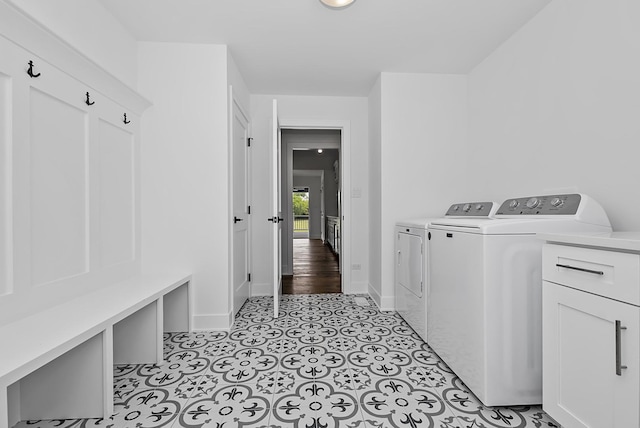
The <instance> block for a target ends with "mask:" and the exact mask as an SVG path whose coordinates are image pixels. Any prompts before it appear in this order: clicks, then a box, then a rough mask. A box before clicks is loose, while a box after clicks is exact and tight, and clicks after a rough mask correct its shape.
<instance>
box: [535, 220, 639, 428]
mask: <svg viewBox="0 0 640 428" xmlns="http://www.w3.org/2000/svg"><path fill="white" fill-rule="evenodd" d="M616 237H617V238H619V237H620V235H616V234H615V233H614V234H607V236H606V240H605V237H604V235H602V236H601V238H598V239H599V240H594V239H593V237H585V238H584V240H583V241H580V239H579V238H577V237H576V236H575V235H573V236H570V237H567V238H563V236H561V235H557V236H547V237H546V239H548V240H553V242H554V243H553V244H551V243H548V244H546V245H545V247H544V250H543V280H544V282H543V408H544V410H545V412H547V413H548V414H549V415H550V416H551V417H552V418H554V419H556V420H557V421H558V422H559V423H560V424H561V425H562V426H563V428H574V427H590V428H631V427H639V426H640V410H639V409H640V307H639V306H638V302H637V300H636V299H635V296H637V291H638V290H640V279H639V278H638V275H639V274H640V272H639V270H638V263H639V262H640V254H639V253H638V252H630V251H629V249H628V248H627V249H625V251H624V252H622V251H618V249H617V246H616V242H617V241H619V239H616ZM600 239H602V240H600ZM581 242H582V243H583V246H576V245H580V244H581ZM639 242H640V241H639ZM563 244H571V245H563Z"/></svg>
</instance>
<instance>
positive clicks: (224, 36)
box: [99, 0, 551, 96]
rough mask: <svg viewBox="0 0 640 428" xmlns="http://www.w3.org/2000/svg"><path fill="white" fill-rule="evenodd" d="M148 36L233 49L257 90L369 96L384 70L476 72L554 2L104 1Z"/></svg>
mask: <svg viewBox="0 0 640 428" xmlns="http://www.w3.org/2000/svg"><path fill="white" fill-rule="evenodd" d="M99 1H100V2H101V3H102V4H103V6H104V7H105V8H106V9H107V10H109V11H110V12H111V13H112V14H113V15H114V16H115V17H116V18H117V19H119V20H120V21H121V22H122V23H123V25H124V26H125V28H127V29H128V30H129V31H130V32H131V34H132V35H133V36H134V37H135V38H136V39H138V40H141V41H165V42H190V43H215V44H225V45H228V47H229V50H230V52H231V55H232V56H233V58H234V59H235V61H236V63H237V65H238V68H240V70H241V72H242V74H243V76H244V78H245V81H246V83H247V86H248V87H249V90H250V92H251V93H255V94H282V95H287V94H290V95H345V96H366V95H368V93H369V91H370V89H371V87H372V85H373V83H374V82H375V80H376V78H377V76H378V75H379V74H380V73H381V72H384V71H389V72H416V73H468V72H469V71H470V70H471V69H473V67H474V66H476V65H477V64H478V63H479V62H481V61H482V59H484V58H485V57H487V55H489V54H490V53H491V52H492V51H493V50H495V49H496V48H497V47H498V46H499V45H500V44H501V43H502V42H503V41H505V40H506V39H508V38H509V37H510V36H511V35H512V34H513V33H514V32H515V31H516V30H518V29H519V28H520V27H522V26H523V25H524V24H525V23H526V22H527V21H528V20H529V19H531V18H532V17H533V16H534V15H535V14H536V13H537V12H538V11H540V10H541V9H542V8H544V6H546V5H547V4H548V3H549V2H550V1H551V0H356V2H355V3H354V4H353V5H351V6H349V7H347V8H345V9H342V10H330V9H329V8H327V7H325V6H323V5H322V4H321V3H320V2H319V1H318V0H99Z"/></svg>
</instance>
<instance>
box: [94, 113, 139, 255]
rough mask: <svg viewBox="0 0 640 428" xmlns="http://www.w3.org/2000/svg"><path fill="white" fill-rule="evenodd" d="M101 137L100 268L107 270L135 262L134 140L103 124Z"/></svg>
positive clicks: (101, 122) (99, 176)
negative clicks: (106, 268) (121, 264)
mask: <svg viewBox="0 0 640 428" xmlns="http://www.w3.org/2000/svg"><path fill="white" fill-rule="evenodd" d="M131 119H132V120H134V119H133V118H131ZM98 135H99V136H98V142H97V143H98V144H97V145H98V147H97V150H98V154H99V155H98V158H99V162H100V167H99V172H98V174H97V175H98V177H97V178H98V181H99V183H100V190H99V212H100V220H99V223H100V235H99V237H100V238H99V242H100V266H102V267H108V266H112V265H116V264H120V263H126V262H132V261H134V260H135V251H136V221H135V219H136V211H137V210H136V193H137V192H136V189H135V183H136V180H135V171H136V170H135V165H136V162H135V159H136V153H135V138H134V135H133V134H132V133H131V132H128V131H127V130H124V129H121V127H119V126H115V125H113V124H111V123H108V122H105V121H104V120H99V125H98Z"/></svg>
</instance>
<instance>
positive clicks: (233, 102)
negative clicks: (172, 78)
mask: <svg viewBox="0 0 640 428" xmlns="http://www.w3.org/2000/svg"><path fill="white" fill-rule="evenodd" d="M236 108H237V109H238V112H239V113H240V114H241V115H242V116H243V118H244V119H245V120H246V123H247V137H248V138H251V118H250V116H249V114H248V113H247V110H246V109H245V108H244V107H243V106H242V104H240V101H239V100H238V98H237V97H236V96H235V93H234V92H233V87H232V85H229V114H228V117H229V124H228V126H229V133H228V150H229V152H228V156H229V161H228V165H229V171H228V174H229V175H228V177H229V203H228V221H229V223H228V224H230V225H231V227H229V236H228V240H229V242H228V248H229V252H228V254H229V263H228V267H229V271H228V278H229V285H228V287H229V288H228V290H229V298H228V305H229V306H228V307H229V312H230V324H229V325H233V322H234V320H235V316H236V308H235V305H234V302H235V280H234V272H235V261H234V258H233V255H234V254H235V253H234V244H233V240H234V228H233V217H234V212H233V208H234V197H235V195H234V185H235V183H234V179H233V177H234V169H233V167H234V165H235V164H234V159H233V154H234V150H233V139H234V135H233V121H234V115H235V109H236ZM251 159H252V156H251V152H250V147H248V149H247V162H246V168H247V170H246V172H245V180H247V181H246V183H247V190H246V191H247V204H248V206H251V167H252V165H251ZM246 222H247V254H246V257H247V270H248V272H249V273H251V262H252V260H251V255H252V249H253V247H252V245H251V242H252V237H251V230H252V228H251V214H250V213H247V219H246ZM248 282H249V284H248V287H249V297H251V296H252V294H253V290H252V283H251V281H248Z"/></svg>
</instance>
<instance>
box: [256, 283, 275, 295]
mask: <svg viewBox="0 0 640 428" xmlns="http://www.w3.org/2000/svg"><path fill="white" fill-rule="evenodd" d="M258 296H273V286H272V285H271V284H269V283H256V282H252V283H251V297H258Z"/></svg>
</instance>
